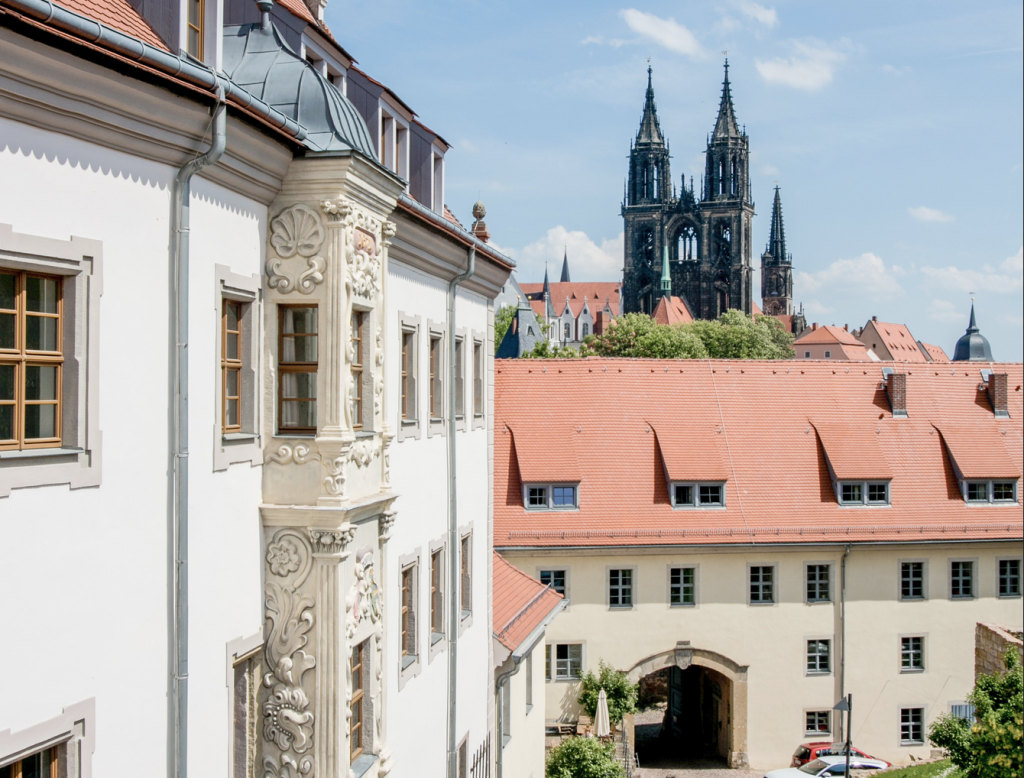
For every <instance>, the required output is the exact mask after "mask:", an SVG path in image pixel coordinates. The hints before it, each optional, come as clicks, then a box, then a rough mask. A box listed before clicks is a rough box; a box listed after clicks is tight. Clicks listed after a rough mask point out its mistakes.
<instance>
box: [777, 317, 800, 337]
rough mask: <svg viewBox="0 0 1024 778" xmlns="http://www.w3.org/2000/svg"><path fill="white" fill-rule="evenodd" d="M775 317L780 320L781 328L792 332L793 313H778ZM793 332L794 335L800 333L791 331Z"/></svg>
mask: <svg viewBox="0 0 1024 778" xmlns="http://www.w3.org/2000/svg"><path fill="white" fill-rule="evenodd" d="M775 318H776V319H778V320H779V321H781V322H782V329H784V330H785V331H786V332H793V314H791V313H780V314H779V315H778V316H776V317H775ZM793 334H794V335H799V334H800V333H799V332H796V333H793Z"/></svg>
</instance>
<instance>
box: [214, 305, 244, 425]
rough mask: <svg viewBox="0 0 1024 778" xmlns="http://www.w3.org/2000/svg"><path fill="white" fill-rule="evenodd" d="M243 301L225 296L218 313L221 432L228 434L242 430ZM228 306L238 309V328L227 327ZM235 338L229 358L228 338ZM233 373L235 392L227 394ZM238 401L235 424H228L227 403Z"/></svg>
mask: <svg viewBox="0 0 1024 778" xmlns="http://www.w3.org/2000/svg"><path fill="white" fill-rule="evenodd" d="M244 305H245V303H242V302H239V301H238V300H232V299H229V298H227V297H224V298H222V301H221V313H220V332H221V340H220V372H221V379H220V383H221V397H220V399H221V420H220V424H221V433H222V434H225V435H227V434H230V433H232V432H241V431H242V370H243V368H244V367H245V365H244V360H243V359H242V350H243V348H244V338H243V337H242V331H243V327H244V322H243V316H244V315H245V309H244V307H243V306H244ZM228 306H235V307H236V308H237V309H238V317H237V324H238V329H237V330H232V329H228ZM232 337H234V338H236V339H237V341H238V348H237V349H236V350H235V353H236V355H237V356H236V357H235V358H234V359H231V358H229V357H228V339H229V338H232ZM231 372H233V373H235V375H236V381H235V391H236V392H237V394H235V395H230V394H228V373H231ZM232 400H233V401H234V402H236V403H238V408H237V412H236V414H235V419H236V421H237V423H236V424H228V403H229V402H230V401H232Z"/></svg>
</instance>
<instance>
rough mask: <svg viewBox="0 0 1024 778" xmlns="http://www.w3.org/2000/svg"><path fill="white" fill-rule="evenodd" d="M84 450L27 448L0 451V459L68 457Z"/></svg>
mask: <svg viewBox="0 0 1024 778" xmlns="http://www.w3.org/2000/svg"><path fill="white" fill-rule="evenodd" d="M83 451H85V449H84V448H27V449H22V450H20V451H0V459H38V458H40V457H70V456H76V455H78V454H81V453H82V452H83Z"/></svg>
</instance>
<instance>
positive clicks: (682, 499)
mask: <svg viewBox="0 0 1024 778" xmlns="http://www.w3.org/2000/svg"><path fill="white" fill-rule="evenodd" d="M671 494H672V507H673V508H724V507H725V484H724V483H710V484H709V483H678V482H673V483H672V489H671Z"/></svg>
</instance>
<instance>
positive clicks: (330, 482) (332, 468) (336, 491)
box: [323, 452, 348, 497]
mask: <svg viewBox="0 0 1024 778" xmlns="http://www.w3.org/2000/svg"><path fill="white" fill-rule="evenodd" d="M323 462H324V467H325V468H326V470H327V475H326V476H324V488H325V489H327V493H328V494H329V495H331V496H332V497H344V496H345V465H346V464H347V462H348V452H345V453H343V454H342V455H341V456H337V457H332V458H331V459H325V460H323Z"/></svg>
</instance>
